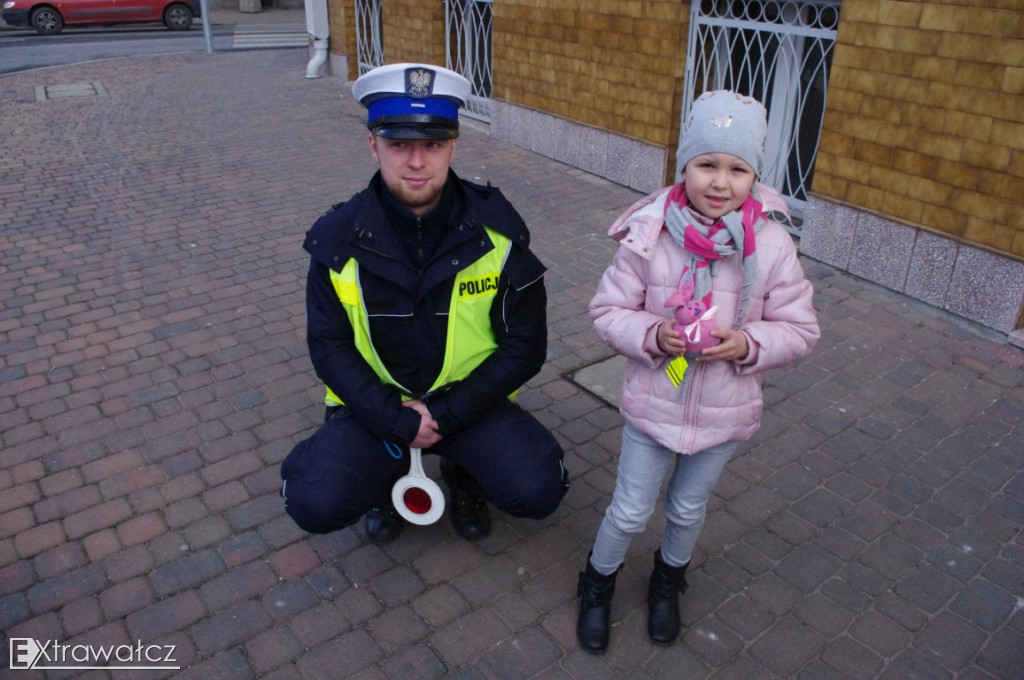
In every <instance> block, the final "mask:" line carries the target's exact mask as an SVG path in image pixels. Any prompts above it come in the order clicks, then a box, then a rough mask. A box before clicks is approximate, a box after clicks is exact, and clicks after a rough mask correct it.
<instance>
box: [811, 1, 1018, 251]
mask: <svg viewBox="0 0 1024 680" xmlns="http://www.w3.org/2000/svg"><path fill="white" fill-rule="evenodd" d="M971 4H972V3H968V2H965V1H963V0H960V1H955V0H944V1H940V2H934V1H929V2H924V1H918V0H908V1H904V2H892V1H883V0H857V1H856V2H844V3H843V4H842V10H841V21H840V26H839V35H838V43H837V45H836V49H835V59H834V62H833V65H832V71H831V81H830V83H829V90H828V106H827V109H826V113H825V121H824V127H823V130H822V137H821V144H820V147H819V152H818V158H817V163H816V166H815V172H814V185H813V189H814V192H815V193H817V194H820V195H822V196H823V197H827V198H834V199H836V200H839V201H842V202H844V203H847V204H850V205H853V206H856V207H860V208H864V209H867V210H869V211H872V212H876V213H880V214H882V215H885V216H889V217H893V218H895V219H898V220H901V221H903V222H906V223H909V224H912V225H917V226H922V227H925V228H927V229H931V230H935V231H938V232H942V233H945V234H948V235H950V236H953V237H956V238H960V239H963V240H965V241H968V242H971V243H974V244H978V245H982V246H985V247H989V248H992V249H995V250H997V251H1000V252H1003V253H1007V254H1010V255H1014V256H1017V257H1024V203H1022V197H1024V7H1022V5H1021V3H1020V0H989V1H988V2H985V3H980V2H978V3H973V4H974V5H976V6H971ZM982 4H983V5H984V6H980V5H982Z"/></svg>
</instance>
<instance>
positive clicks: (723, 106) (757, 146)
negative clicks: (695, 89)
mask: <svg viewBox="0 0 1024 680" xmlns="http://www.w3.org/2000/svg"><path fill="white" fill-rule="evenodd" d="M767 135H768V117H767V113H766V112H765V109H764V106H762V105H761V102H759V101H757V100H756V99H754V98H752V97H748V96H746V95H742V94H738V93H736V92H730V91H729V90H715V91H714V92H705V93H704V94H702V95H701V96H700V97H698V98H697V101H695V102H693V106H692V107H690V117H689V118H688V119H687V121H686V128H685V129H684V130H683V138H682V140H681V141H680V142H679V150H678V151H676V172H677V173H678V174H682V172H683V167H684V166H685V165H686V164H687V163H689V162H690V160H691V159H693V158H695V157H696V156H700V155H701V154H705V153H729V154H732V155H733V156H736V157H738V158H742V159H743V160H744V161H746V162H747V163H749V164H750V167H752V168H754V173H755V174H756V175H757V176H758V177H760V176H761V171H762V170H763V167H762V166H763V165H764V145H765V138H766V137H767Z"/></svg>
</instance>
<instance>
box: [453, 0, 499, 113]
mask: <svg viewBox="0 0 1024 680" xmlns="http://www.w3.org/2000/svg"><path fill="white" fill-rule="evenodd" d="M444 15H445V26H446V27H447V31H446V33H445V54H446V57H445V58H446V62H447V63H446V64H445V65H446V66H447V67H448V68H450V69H451V70H453V71H455V72H457V73H461V74H462V75H463V76H465V77H466V79H467V80H468V81H469V83H470V85H471V89H470V97H469V101H467V102H466V106H465V108H464V109H463V114H464V115H466V116H468V117H470V118H476V119H477V120H482V121H484V122H490V120H491V86H492V81H491V63H492V61H491V32H492V27H493V23H494V13H493V11H492V5H491V0H446V2H445V5H444Z"/></svg>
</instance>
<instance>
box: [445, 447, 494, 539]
mask: <svg viewBox="0 0 1024 680" xmlns="http://www.w3.org/2000/svg"><path fill="white" fill-rule="evenodd" d="M441 477H443V478H444V482H445V484H447V485H448V495H449V496H450V498H451V506H450V507H451V511H452V527H454V528H455V533H457V534H458V535H459V536H462V537H463V538H464V539H466V540H467V541H476V540H479V539H481V538H484V537H486V536H487V535H488V534H490V533H491V513H490V511H489V510H488V509H487V499H486V498H484V496H483V493H482V492H481V491H480V485H479V484H477V481H476V480H475V479H473V478H472V477H471V476H470V475H469V473H467V472H466V471H465V470H463V469H462V468H461V467H460V466H459V465H458V464H457V463H455V462H453V461H451V460H448V459H447V458H442V459H441Z"/></svg>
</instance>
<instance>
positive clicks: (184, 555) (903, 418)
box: [0, 50, 1024, 680]
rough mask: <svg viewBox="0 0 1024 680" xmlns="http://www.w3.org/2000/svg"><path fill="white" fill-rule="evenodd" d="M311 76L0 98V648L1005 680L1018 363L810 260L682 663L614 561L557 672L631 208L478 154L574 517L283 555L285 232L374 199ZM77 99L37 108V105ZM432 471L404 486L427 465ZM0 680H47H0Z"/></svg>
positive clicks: (86, 75) (13, 91)
mask: <svg viewBox="0 0 1024 680" xmlns="http://www.w3.org/2000/svg"><path fill="white" fill-rule="evenodd" d="M307 60H308V55H307V53H306V51H305V50H274V51H261V52H233V53H232V52H222V53H216V54H214V55H206V54H182V55H168V56H161V57H147V58H138V59H127V60H125V59H121V60H110V61H103V62H97V63H91V64H82V65H76V66H67V67H60V68H52V69H44V70H39V71H34V72H28V73H21V74H15V75H9V76H5V77H2V78H0V120H2V121H3V122H2V126H3V127H2V129H3V131H4V135H3V139H4V141H3V147H4V148H3V153H2V156H0V291H2V292H0V295H2V298H3V306H2V310H0V438H2V439H0V442H2V443H0V446H2V454H0V628H2V630H3V631H4V635H5V638H35V639H38V640H56V641H60V642H62V643H65V644H93V645H101V644H105V645H114V644H132V643H133V641H141V642H143V643H144V644H165V645H175V649H176V661H177V663H178V665H180V666H181V667H182V669H181V670H180V671H153V670H146V671H134V672H129V671H117V672H115V673H110V672H108V671H103V670H98V671H91V672H84V673H82V674H81V677H84V678H106V677H115V678H126V677H133V678H134V677H139V678H159V677H181V678H202V679H207V678H256V677H263V678H275V679H281V680H283V679H287V678H307V679H310V680H315V679H318V678H332V679H336V678H360V679H365V680H369V679H371V678H372V679H377V678H396V679H397V678H401V679H403V680H405V679H408V678H417V679H420V678H443V677H451V678H462V679H469V678H491V679H506V678H507V679H518V678H544V679H546V680H547V679H551V680H553V679H555V678H580V679H586V680H596V679H600V678H625V677H628V678H637V679H638V678H715V679H718V680H726V679H730V678H759V679H760V678H764V679H773V678H800V679H804V680H810V679H823V680H825V679H830V678H853V679H859V678H886V679H891V680H903V679H906V678H927V679H929V680H931V679H943V678H962V679H965V680H966V679H971V680H980V679H983V678H989V679H1000V680H1014V679H1019V678H1022V677H1024V540H1022V537H1021V527H1022V524H1024V474H1022V472H1021V471H1022V469H1024V423H1022V419H1024V380H1022V376H1024V370H1022V368H1024V353H1022V352H1021V350H1020V349H1018V348H1014V347H1012V346H1009V345H1008V344H1007V343H1006V340H1005V338H1002V337H999V336H994V335H992V334H990V333H987V332H985V331H984V330H982V329H980V328H978V327H975V326H972V325H970V324H967V323H964V322H961V321H958V320H957V319H955V318H953V317H950V316H947V315H944V314H941V313H938V312H936V311H935V310H933V309H930V308H928V307H925V306H922V305H920V304H917V303H914V302H912V301H909V300H908V299H906V298H903V297H901V296H899V295H896V294H894V293H891V292H888V291H885V290H883V289H880V288H878V287H876V286H873V285H870V284H867V283H865V282H863V281H860V280H858V279H856V278H854V277H852V276H849V275H847V274H844V273H842V272H838V271H836V270H834V269H832V268H829V267H827V266H824V265H822V264H819V263H816V262H814V261H811V260H805V266H806V269H807V272H808V275H809V277H810V278H811V279H812V280H813V282H814V285H815V288H816V298H815V299H816V305H817V308H818V310H819V312H820V320H821V324H822V328H823V338H822V341H821V343H820V344H819V346H818V348H817V349H816V351H815V353H814V354H813V355H812V356H811V357H810V358H808V359H807V360H805V361H803V362H802V363H799V364H797V365H795V366H793V367H790V368H788V369H786V370H782V371H778V372H776V373H774V374H771V375H770V376H769V377H768V378H767V380H766V391H765V395H766V413H765V417H764V425H763V428H762V429H761V432H760V433H759V434H758V435H757V437H756V439H755V440H754V441H752V442H750V443H749V444H746V445H744V446H742V447H741V450H740V453H739V454H738V456H737V457H736V458H735V459H734V460H733V461H732V462H731V463H730V464H729V466H728V467H727V470H726V472H725V474H724V475H723V478H722V481H721V483H720V484H719V486H718V488H717V489H716V492H715V494H714V496H713V498H712V501H711V505H710V512H709V516H708V522H707V525H706V528H705V530H704V533H703V535H702V537H701V540H700V544H699V551H698V554H697V555H696V557H695V560H694V566H693V569H692V570H691V572H690V573H691V577H690V581H691V589H690V591H689V593H687V595H686V596H685V597H684V599H683V605H682V607H683V616H684V620H685V624H686V628H685V630H684V633H683V635H682V636H681V638H680V640H679V641H678V642H677V643H675V644H673V645H670V646H667V647H659V646H654V645H652V644H651V643H649V642H648V641H647V639H646V634H645V632H644V620H645V618H644V617H645V611H644V605H643V602H644V593H645V586H646V577H647V573H648V571H649V568H650V559H651V557H650V556H651V552H652V551H653V549H654V548H655V547H656V545H657V535H658V530H659V529H660V526H661V522H662V520H660V519H659V518H658V517H657V516H656V517H655V518H654V519H652V522H651V525H652V526H651V528H650V530H649V531H648V533H647V534H645V535H644V536H643V537H641V538H639V539H637V540H636V541H635V542H634V546H633V548H632V550H631V552H630V555H629V558H628V562H627V565H626V569H625V570H624V571H623V574H622V576H621V578H620V586H619V589H618V592H617V593H616V596H615V600H614V616H613V623H614V633H613V639H612V644H611V647H610V649H609V650H608V653H607V654H605V655H604V656H601V657H595V656H591V655H589V654H586V653H584V652H582V651H581V650H580V649H579V648H578V647H577V645H576V642H575V639H574V632H573V626H574V616H575V611H576V604H575V599H574V594H575V593H574V589H575V580H576V573H577V571H578V569H579V568H580V567H581V565H582V564H583V562H584V560H585V556H586V554H587V551H588V550H589V548H590V543H591V541H592V540H593V536H594V533H595V531H596V528H597V525H598V523H599V521H600V518H601V513H602V512H603V510H604V507H605V505H606V504H607V501H608V497H609V493H610V491H611V489H612V485H613V482H614V473H615V457H616V452H617V450H618V441H619V434H620V428H621V425H622V420H621V417H620V416H619V414H618V413H617V411H616V409H615V408H614V407H613V406H612V405H610V404H609V403H608V402H607V401H605V400H603V399H601V398H599V397H597V396H594V394H592V393H591V392H589V391H587V390H585V389H583V388H582V387H581V386H580V385H579V384H578V383H577V382H576V381H574V374H575V372H576V371H577V370H579V369H581V368H583V367H586V366H589V365H591V364H594V363H596V362H599V361H601V360H604V359H606V358H608V357H609V356H611V352H610V351H609V350H608V349H607V348H606V347H605V346H603V345H602V344H601V343H600V342H599V341H597V339H596V337H595V336H594V334H593V332H592V331H591V329H590V324H589V321H588V319H587V316H586V303H587V301H588V300H589V298H590V295H591V294H592V292H593V290H594V287H595V285H596V282H597V280H598V278H599V276H600V274H601V271H602V270H603V268H604V266H605V265H606V264H607V263H608V261H609V259H610V257H611V254H612V252H613V244H612V243H611V242H610V241H609V240H608V239H606V238H605V237H604V232H605V229H606V228H607V226H608V224H609V223H610V221H611V220H612V219H613V217H614V216H615V215H616V214H617V213H618V212H619V211H620V210H621V209H623V208H624V207H625V206H626V205H628V204H629V203H630V202H631V201H632V200H634V199H635V198H636V194H635V193H634V192H632V191H630V190H628V189H625V188H623V187H620V186H616V185H613V184H611V183H609V182H606V181H603V180H600V179H596V178H594V177H591V176H589V175H587V174H585V173H582V172H579V171H576V170H573V169H571V168H568V167H566V166H563V165H560V164H558V163H555V162H553V161H551V160H548V159H545V158H543V157H540V156H537V155H535V154H532V153H530V152H528V151H526V150H524V149H520V148H516V147H513V146H511V145H508V144H504V143H500V142H497V141H495V140H492V139H490V138H489V137H488V136H487V134H486V133H485V130H482V129H481V128H480V126H479V125H470V126H469V128H468V129H467V130H466V131H465V133H464V135H463V137H462V138H461V139H460V142H459V151H458V154H457V159H456V169H457V170H458V171H459V172H460V173H461V174H462V175H464V176H466V177H468V178H471V179H479V180H481V181H486V180H490V181H492V182H494V183H495V184H497V185H499V186H501V187H502V188H503V190H504V191H505V192H506V193H507V194H508V196H509V197H510V198H511V199H512V200H513V202H514V203H515V204H516V205H517V206H518V207H519V208H520V210H521V212H522V213H523V215H524V216H525V217H526V219H527V221H528V223H529V224H530V225H531V227H532V230H533V234H534V239H535V244H536V249H537V251H538V253H539V254H540V255H541V257H542V258H543V259H544V260H545V261H546V262H547V263H548V264H549V265H550V266H551V272H550V274H549V275H548V289H549V293H550V305H549V307H550V309H549V312H550V345H549V358H548V362H547V364H546V366H545V368H544V370H543V371H542V372H541V374H540V375H538V376H537V377H536V378H535V379H534V380H533V381H531V383H530V384H529V385H528V386H527V388H526V389H525V390H524V391H523V394H522V397H521V400H522V403H523V404H524V405H525V406H526V407H527V408H528V409H529V410H531V411H532V412H534V413H535V414H536V415H537V416H538V417H539V418H540V419H541V420H542V421H543V422H544V423H545V424H546V425H547V426H548V427H550V428H551V429H552V430H553V431H554V432H555V434H556V435H557V436H558V438H559V439H560V441H561V442H562V443H563V444H564V446H565V448H566V451H567V465H568V467H569V469H570V471H571V474H572V480H573V486H572V490H571V491H570V493H569V494H568V496H567V497H566V499H565V501H564V503H563V505H562V506H561V508H560V509H559V510H558V511H557V512H556V513H555V514H554V515H553V516H552V517H550V518H549V519H547V520H545V521H541V522H534V521H526V520H519V519H515V518H512V517H508V516H505V515H502V514H500V513H498V514H497V515H496V517H495V523H494V531H493V533H492V535H491V536H490V537H488V538H487V539H486V540H484V541H481V542H480V543H478V544H470V543H467V542H465V541H462V540H460V539H458V538H457V537H456V536H455V535H454V533H453V531H452V530H451V528H450V526H449V524H448V521H447V518H443V519H442V520H441V522H439V523H438V524H436V525H433V526H430V527H425V528H420V527H410V528H409V529H407V531H406V532H405V533H404V534H403V536H402V537H401V539H400V540H398V541H397V542H395V543H394V544H391V545H389V546H386V547H383V548H381V547H377V546H374V545H371V544H369V543H368V542H367V541H366V540H365V537H364V535H363V534H362V529H361V527H355V528H352V529H349V530H345V531H341V532H337V533H334V534H331V535H327V536H310V535H307V534H305V533H303V532H302V531H300V530H299V529H297V528H296V527H295V526H294V524H293V523H292V522H291V521H290V520H289V519H288V518H287V516H286V515H285V514H284V512H283V507H282V502H281V500H280V498H279V497H278V495H277V487H278V472H277V469H278V465H279V463H280V461H281V460H282V458H283V457H284V456H285V455H286V454H287V452H288V451H289V449H290V447H291V446H292V444H293V443H294V442H295V441H296V440H298V439H299V438H301V437H303V436H305V435H308V434H309V433H310V432H312V430H313V429H314V428H315V426H316V425H317V423H318V421H319V419H320V417H321V411H322V407H321V406H320V400H321V397H322V394H321V387H320V385H319V384H318V382H317V380H316V378H315V377H314V375H313V372H312V370H311V368H310V365H309V360H308V357H307V355H306V348H305V343H304V321H305V319H304V306H303V300H304V290H303V286H304V276H305V271H306V264H307V260H306V257H305V256H304V255H303V252H302V250H301V242H302V237H303V233H304V231H305V230H306V229H307V228H308V227H309V225H310V224H311V223H312V222H313V220H314V219H315V218H316V217H317V216H318V214H319V213H320V212H322V211H323V210H324V209H326V208H327V207H329V206H330V205H331V204H332V203H334V202H337V201H339V200H343V199H344V198H346V197H347V196H349V195H350V194H351V193H352V192H354V191H355V190H357V189H359V188H361V187H362V186H363V184H364V183H365V181H366V179H367V178H368V177H369V175H370V173H371V172H372V169H373V166H372V161H371V158H370V155H369V153H368V150H367V148H366V143H365V135H366V132H365V129H364V128H363V126H362V124H361V121H360V118H359V111H358V109H357V107H355V106H354V105H353V102H352V101H351V99H350V97H348V94H347V90H345V89H344V88H343V87H342V83H341V82H340V81H338V80H335V79H330V78H324V79H318V80H308V79H306V78H305V77H304V76H305V65H306V61H307ZM84 82H95V83H100V84H101V85H102V86H103V88H104V90H105V92H106V96H105V97H77V98H73V99H65V100H57V101H44V102H39V101H36V98H35V88H36V87H37V86H51V85H68V84H75V83H84ZM431 460H432V459H429V458H428V463H427V468H428V472H432V473H433V474H436V463H432V462H431ZM7 653H8V645H7V644H6V642H5V644H4V645H3V654H4V663H3V667H4V670H2V671H0V676H2V677H4V678H7V677H10V678H25V679H28V678H41V677H55V678H56V677H75V676H76V672H75V671H52V672H50V674H49V675H47V674H45V673H44V672H43V671H39V670H8V660H7Z"/></svg>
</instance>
